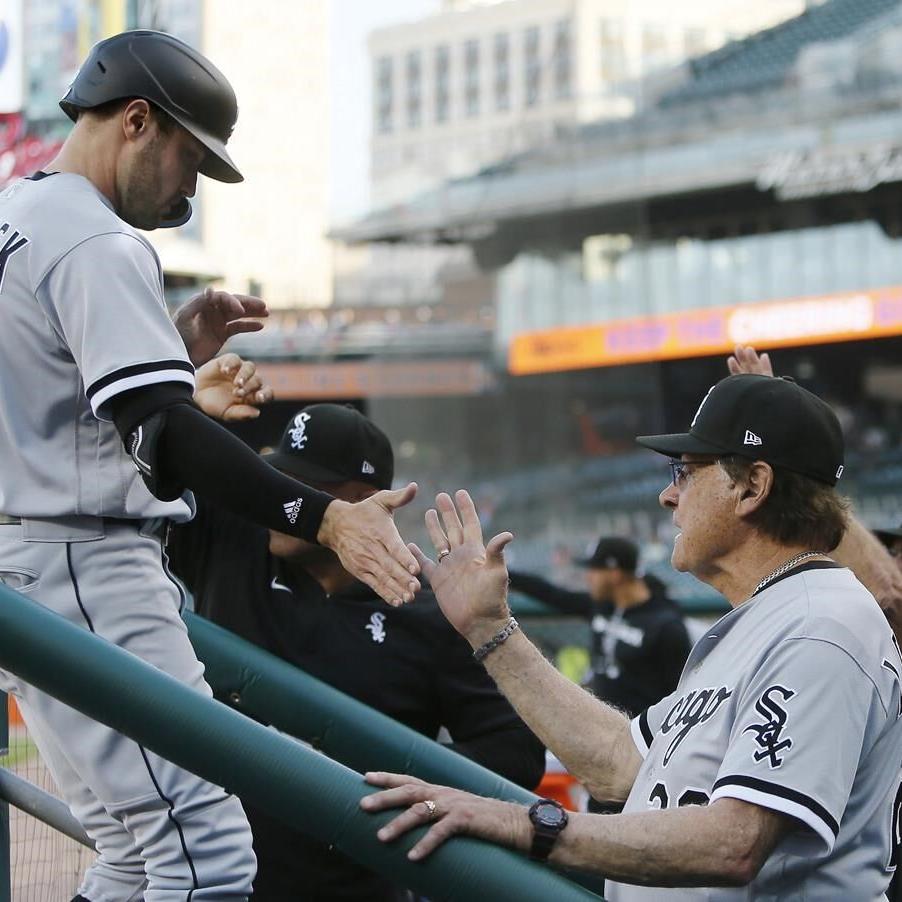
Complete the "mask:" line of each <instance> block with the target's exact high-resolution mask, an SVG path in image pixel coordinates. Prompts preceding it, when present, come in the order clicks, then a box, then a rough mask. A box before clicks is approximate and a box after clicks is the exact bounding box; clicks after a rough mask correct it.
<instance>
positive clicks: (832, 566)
mask: <svg viewBox="0 0 902 902" xmlns="http://www.w3.org/2000/svg"><path fill="white" fill-rule="evenodd" d="M842 569H843V566H842V564H837V563H836V561H809V562H808V563H807V564H799V566H798V567H793V568H792V570H787V571H786V572H785V573H781V574H780V576H778V577H777V578H776V579H775V580H773V581H772V582H769V583H768V584H767V585H766V586H765V587H764V588H763V589H759V590H758V591H757V592H753V593H752V594H751V596H750V597H751V598H755V597H756V596H758V595H760V594H761V593H762V592H764V591H766V590H767V589H771V588H773V587H774V586H775V585H777V583H781V582H783V580H784V579H789V577H790V576H797V575H798V574H799V573H807V572H808V571H809V570H842Z"/></svg>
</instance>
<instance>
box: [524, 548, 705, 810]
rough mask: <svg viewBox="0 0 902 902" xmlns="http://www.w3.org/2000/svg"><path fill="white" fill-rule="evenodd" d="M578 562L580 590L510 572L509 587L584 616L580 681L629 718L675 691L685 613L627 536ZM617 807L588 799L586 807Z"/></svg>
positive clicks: (684, 649)
mask: <svg viewBox="0 0 902 902" xmlns="http://www.w3.org/2000/svg"><path fill="white" fill-rule="evenodd" d="M578 564H579V565H580V566H581V567H583V568H585V573H586V586H587V589H588V591H585V592H578V591H573V590H571V589H565V588H563V587H561V586H557V585H554V584H553V583H550V582H548V580H546V579H543V578H542V577H541V576H535V575H533V574H530V573H523V572H521V571H514V570H511V571H510V586H511V588H512V589H513V590H514V591H516V592H522V593H523V594H524V595H529V596H531V597H532V598H536V599H538V600H539V601H542V602H544V603H545V604H547V605H549V606H551V607H553V608H556V609H557V610H559V611H562V612H564V613H566V614H573V615H576V616H578V617H583V618H585V619H586V620H588V622H589V628H590V629H591V642H592V645H591V649H590V669H589V673H588V674H587V675H586V677H585V679H584V680H583V681H582V683H583V685H584V686H586V687H587V688H589V689H591V690H592V692H593V693H594V694H595V695H596V696H597V697H598V698H600V699H602V700H603V701H605V702H607V703H608V704H609V705H613V706H614V707H615V708H618V709H619V710H621V711H623V712H625V713H626V714H628V715H629V716H630V717H633V716H635V715H636V714H638V713H639V712H640V711H644V710H645V709H646V708H647V707H649V706H650V705H653V704H655V702H658V701H660V700H661V699H662V698H663V697H664V696H665V695H669V694H670V693H671V692H673V690H674V689H675V688H676V685H677V681H678V680H679V678H680V673H681V672H682V670H683V665H684V664H685V663H686V658H687V657H688V656H689V649H690V648H691V647H692V643H691V642H690V641H689V634H688V632H687V630H686V624H685V623H684V621H683V615H682V613H681V612H680V609H679V607H677V605H676V603H675V602H673V601H672V600H671V599H670V598H668V596H667V590H666V587H665V586H664V584H663V583H662V582H661V581H660V580H658V579H656V578H655V577H653V576H649V575H641V574H640V573H639V571H638V566H639V547H638V546H637V545H636V543H635V542H633V541H631V540H630V539H625V538H622V537H620V536H604V537H602V538H601V539H600V540H599V541H598V544H597V545H596V546H595V551H594V552H593V554H592V556H591V557H589V558H586V559H584V560H581V561H579V562H578ZM620 808H622V804H620V803H614V804H611V803H607V802H598V801H596V800H595V799H591V798H590V799H589V811H618V810H620Z"/></svg>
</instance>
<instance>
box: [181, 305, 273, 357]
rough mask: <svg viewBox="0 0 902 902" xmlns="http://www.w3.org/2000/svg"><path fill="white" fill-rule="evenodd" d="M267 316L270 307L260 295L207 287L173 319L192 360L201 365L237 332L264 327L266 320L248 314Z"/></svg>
mask: <svg viewBox="0 0 902 902" xmlns="http://www.w3.org/2000/svg"><path fill="white" fill-rule="evenodd" d="M265 316H269V310H267V308H266V303H265V302H264V301H262V300H261V299H260V298H255V297H251V296H250V295H247V294H230V293H229V292H228V291H217V290H215V289H213V288H207V289H206V290H205V291H204V292H203V293H202V294H199V295H197V296H196V297H193V298H192V299H191V300H190V301H188V302H187V303H185V304H183V305H182V306H181V307H179V309H178V310H176V312H175V315H174V316H173V317H172V321H173V322H174V323H175V327H176V329H178V331H179V335H181V336H182V341H184V342H185V347H186V348H187V349H188V356H189V357H190V358H191V362H192V363H193V364H194V365H195V366H201V365H202V364H204V363H206V362H207V361H208V360H210V359H211V358H212V357H214V356H215V355H216V354H218V353H219V351H220V350H221V349H222V346H223V345H224V344H225V343H226V342H227V341H228V340H229V339H230V338H231V337H232V336H233V335H238V334H240V333H242V332H259V331H260V330H261V329H262V328H263V323H260V322H257V321H256V319H246V318H245V317H265Z"/></svg>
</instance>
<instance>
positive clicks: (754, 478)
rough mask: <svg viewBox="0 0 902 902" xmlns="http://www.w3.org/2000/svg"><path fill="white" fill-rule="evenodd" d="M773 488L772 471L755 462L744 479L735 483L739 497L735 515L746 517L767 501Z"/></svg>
mask: <svg viewBox="0 0 902 902" xmlns="http://www.w3.org/2000/svg"><path fill="white" fill-rule="evenodd" d="M773 486H774V471H773V468H772V467H771V465H770V464H768V463H765V462H764V461H763V460H756V461H755V462H754V463H753V464H752V465H751V466H750V467H749V468H748V473H747V475H746V477H745V479H744V480H743V481H742V482H739V483H737V488H738V490H739V497H738V500H737V503H736V513H737V514H739V516H741V517H743V516H744V517H747V516H748V515H749V514H752V513H754V512H755V511H756V510H758V508H760V507H761V505H762V504H764V502H765V501H766V500H767V498H768V496H769V495H770V493H771V490H772V489H773Z"/></svg>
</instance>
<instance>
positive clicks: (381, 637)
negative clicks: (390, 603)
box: [364, 612, 385, 645]
mask: <svg viewBox="0 0 902 902" xmlns="http://www.w3.org/2000/svg"><path fill="white" fill-rule="evenodd" d="M383 623H385V614H382V613H379V612H377V613H375V614H370V622H369V623H368V624H367V625H366V626H365V627H364V629H368V630H369V631H370V632H371V633H372V634H373V642H378V643H379V644H380V645H381V644H382V643H383V642H384V641H385V627H384V626H383V625H382V624H383Z"/></svg>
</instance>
